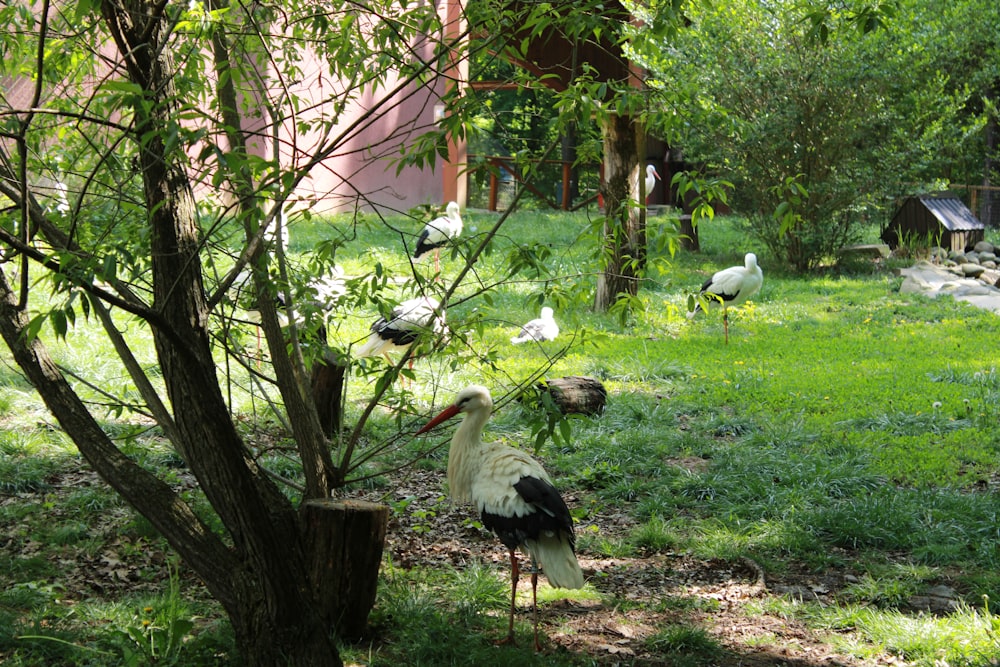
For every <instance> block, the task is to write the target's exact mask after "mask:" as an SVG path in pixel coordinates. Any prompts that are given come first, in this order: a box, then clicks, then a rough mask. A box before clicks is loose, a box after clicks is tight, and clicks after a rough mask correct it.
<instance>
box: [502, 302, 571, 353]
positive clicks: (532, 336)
mask: <svg viewBox="0 0 1000 667" xmlns="http://www.w3.org/2000/svg"><path fill="white" fill-rule="evenodd" d="M558 335H559V325H558V324H556V321H555V318H554V317H553V316H552V309H551V308H549V307H548V306H546V307H545V308H542V314H541V316H540V317H537V318H535V319H533V320H531V321H530V322H528V323H527V324H525V325H524V326H523V327H521V331H520V333H518V334H517V335H516V336H514V337H513V338H511V339H510V342H511V343H513V344H514V345H518V344H519V343H526V342H528V341H529V340H533V341H537V342H541V341H543V340H555V339H556V336H558Z"/></svg>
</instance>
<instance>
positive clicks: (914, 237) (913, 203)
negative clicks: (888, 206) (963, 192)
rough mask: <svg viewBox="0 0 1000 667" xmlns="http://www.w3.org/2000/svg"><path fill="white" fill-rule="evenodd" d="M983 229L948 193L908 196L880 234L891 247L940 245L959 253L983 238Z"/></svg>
mask: <svg viewBox="0 0 1000 667" xmlns="http://www.w3.org/2000/svg"><path fill="white" fill-rule="evenodd" d="M985 233H986V226H985V225H984V224H983V223H981V222H980V221H979V220H978V219H977V218H976V216H974V215H973V214H972V211H970V210H969V208H968V207H967V206H966V205H965V204H964V203H963V202H962V200H961V199H959V198H958V196H957V195H955V194H952V193H950V192H941V193H935V194H926V195H919V196H915V197H908V198H907V199H906V200H905V201H903V204H902V205H901V206H900V207H899V210H898V211H896V214H895V215H894V216H892V221H891V222H890V223H889V226H888V227H886V229H885V231H883V232H882V241H883V242H884V243H886V244H888V246H889V247H890V248H895V247H896V246H898V245H900V240H902V241H903V243H904V244H910V243H916V244H920V245H924V244H926V245H939V246H941V247H942V248H947V249H950V250H955V251H957V252H962V251H963V250H965V249H966V248H969V247H971V246H974V245H975V244H976V243H978V242H979V241H982V240H983V239H984V236H985Z"/></svg>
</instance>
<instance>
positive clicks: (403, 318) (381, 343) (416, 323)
mask: <svg viewBox="0 0 1000 667" xmlns="http://www.w3.org/2000/svg"><path fill="white" fill-rule="evenodd" d="M440 307H441V304H440V303H439V302H438V300H437V299H433V298H431V297H429V296H421V297H417V298H415V299H410V300H408V301H404V302H403V303H401V304H399V305H398V306H396V307H395V308H393V309H392V312H391V313H390V314H389V317H388V318H385V317H380V318H378V319H377V320H375V322H374V323H373V324H372V326H371V333H370V334H368V338H367V340H365V342H364V344H363V345H362V346H361V347H360V348H358V349H357V350H356V351H355V353H354V356H355V357H358V358H361V357H371V356H375V355H379V354H381V355H383V356H384V357H385V358H386V359H387V360H388V361H389V362H390V363H392V359H391V358H390V357H389V353H390V352H395V351H401V350H405V349H407V348H409V347H410V346H411V345H413V344H414V343H415V342H417V339H418V338H420V336H421V335H423V334H427V333H434V334H438V335H444V334H445V332H446V331H447V325H446V324H445V313H444V311H443V310H440V311H439V309H440Z"/></svg>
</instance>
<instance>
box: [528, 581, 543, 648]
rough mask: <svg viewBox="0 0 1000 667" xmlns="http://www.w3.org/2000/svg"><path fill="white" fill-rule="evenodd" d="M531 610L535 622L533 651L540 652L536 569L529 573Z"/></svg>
mask: <svg viewBox="0 0 1000 667" xmlns="http://www.w3.org/2000/svg"><path fill="white" fill-rule="evenodd" d="M531 609H532V613H533V615H534V620H535V650H536V651H541V650H542V644H541V642H539V641H538V569H537V568H536V569H533V570H532V571H531Z"/></svg>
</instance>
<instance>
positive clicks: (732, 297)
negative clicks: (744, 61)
mask: <svg viewBox="0 0 1000 667" xmlns="http://www.w3.org/2000/svg"><path fill="white" fill-rule="evenodd" d="M763 284H764V272H763V271H761V270H760V267H759V266H757V255H755V254H753V253H752V252H748V253H747V254H746V257H745V258H744V264H743V266H731V267H729V268H728V269H723V270H721V271H717V272H716V273H715V274H713V275H712V277H711V278H709V279H708V280H706V281H705V284H704V285H702V286H701V292H700V293H699V298H698V299H694V307H693V308H691V310H689V311H688V314H687V316H688V319H694V316H695V315H697V314H698V311H699V310H701V309H702V306H701V304H702V302H703V301H704V300H706V299H707V302H708V305H709V306H712V305H713V304H719V303H721V304H722V326H723V328H724V329H725V332H726V344H727V345H728V344H729V307H730V306H738V305H740V304H741V303H743V302H745V301H746V300H748V299H749V298H751V297H752V296H753V295H755V294H756V293H757V292H759V291H760V286H761V285H763ZM700 297H704V299H703V298H700Z"/></svg>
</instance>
